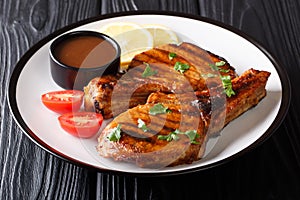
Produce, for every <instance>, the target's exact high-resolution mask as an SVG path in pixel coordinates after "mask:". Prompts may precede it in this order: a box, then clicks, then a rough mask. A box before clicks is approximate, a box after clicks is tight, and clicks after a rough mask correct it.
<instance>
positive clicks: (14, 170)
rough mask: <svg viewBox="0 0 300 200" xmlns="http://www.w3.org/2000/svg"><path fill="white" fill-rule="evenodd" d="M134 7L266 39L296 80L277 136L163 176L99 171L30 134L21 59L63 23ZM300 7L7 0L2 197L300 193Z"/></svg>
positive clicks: (2, 8)
mask: <svg viewBox="0 0 300 200" xmlns="http://www.w3.org/2000/svg"><path fill="white" fill-rule="evenodd" d="M132 10H166V11H177V12H183V13H189V14H195V15H200V16H204V17H208V18H212V19H215V20H217V21H220V22H223V23H226V24H228V25H231V26H234V27H235V28H238V29H240V30H242V31H244V32H245V33H246V34H248V35H250V36H252V37H253V38H255V39H256V40H258V41H259V42H260V43H261V44H263V45H264V46H265V47H266V48H267V49H268V50H269V51H270V52H271V53H272V54H274V55H275V57H276V58H277V59H278V60H279V61H280V62H281V63H282V64H283V66H284V68H285V69H286V71H287V72H288V75H289V77H290V81H291V85H292V100H291V106H290V109H289V111H288V115H287V117H286V119H285V120H284V122H283V123H282V125H281V126H280V127H279V128H278V130H277V131H276V132H275V133H274V134H273V135H272V137H271V138H269V139H268V140H267V141H266V142H265V143H264V144H263V145H261V146H259V147H258V148H256V149H255V150H253V151H251V152H249V153H247V154H245V155H243V156H242V157H240V158H238V159H235V160H233V161H231V162H229V163H227V164H224V165H221V166H219V167H216V168H212V169H209V170H206V171H203V172H199V173H193V174H186V175H180V176H173V177H161V178H151V177H148V178H141V177H126V176H119V175H112V174H102V173H97V174H96V173H94V172H90V171H88V170H87V169H83V168H80V167H78V166H75V165H73V164H70V163H67V162H65V161H62V160H60V159H58V158H56V157H54V156H52V155H51V154H49V153H47V152H45V151H43V150H41V149H40V148H39V147H38V146H36V145H35V144H34V143H33V142H32V141H30V140H29V139H28V138H27V137H26V136H25V135H24V134H23V133H22V131H21V130H20V129H19V128H18V126H17V125H16V123H15V122H14V120H13V118H12V116H11V114H10V112H9V107H8V103H7V100H6V88H7V85H8V82H9V77H10V74H11V72H12V70H13V68H14V66H15V64H16V62H17V61H18V60H19V59H20V57H21V56H22V55H23V54H24V53H25V52H26V51H27V50H28V49H29V48H30V47H31V46H32V45H34V44H35V43H36V42H37V41H39V40H40V39H42V38H43V37H45V36H47V35H48V34H50V33H52V32H53V31H55V30H57V29H59V28H61V27H63V26H66V25H68V24H71V23H73V22H76V21H79V20H81V19H85V18H88V17H92V16H96V15H98V14H99V13H100V14H107V13H114V12H121V11H132ZM299 10H300V2H299V1H298V0H264V1H261V0H240V1H236V0H98V1H96V0H85V1H80V0H63V1H60V0H53V1H50V0H24V1H21V0H2V1H0V26H1V27H0V44H1V48H0V82H1V84H2V87H1V88H0V108H1V112H0V123H1V124H0V131H1V132H0V133H1V134H0V155H1V156H0V174H1V175H0V177H1V178H0V199H30V200H31V199H94V198H95V199H103V200H111V199H163V200H165V199H172V200H173V199H199V197H201V198H202V199H220V200H226V199H230V200H231V199H246V200H247V199H249V200H250V199H263V200H265V199H291V200H294V199H300V194H299V191H300V156H299V155H300V135H299V128H300V125H299V124H300V123H299V121H300V120H299V114H298V112H299V111H300V103H299V102H300V94H299V93H298V86H299V85H300V79H299V78H298V76H299V74H300V59H299V55H300V14H299ZM237 53H238V52H237ZM95 178H97V183H95V180H94V179H95Z"/></svg>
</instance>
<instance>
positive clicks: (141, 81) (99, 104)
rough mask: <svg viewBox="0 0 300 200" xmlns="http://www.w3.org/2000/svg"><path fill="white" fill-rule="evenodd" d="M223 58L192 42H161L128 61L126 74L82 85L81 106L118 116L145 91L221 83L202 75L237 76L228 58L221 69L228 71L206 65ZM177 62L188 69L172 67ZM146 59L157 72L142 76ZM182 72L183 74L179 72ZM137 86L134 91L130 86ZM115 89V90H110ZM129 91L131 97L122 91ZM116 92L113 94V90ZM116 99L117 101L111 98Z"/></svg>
mask: <svg viewBox="0 0 300 200" xmlns="http://www.w3.org/2000/svg"><path fill="white" fill-rule="evenodd" d="M170 52H174V53H176V54H177V56H176V57H175V58H173V59H169V53H170ZM221 60H223V61H225V60H224V59H222V58H220V57H218V56H216V55H214V54H212V53H210V52H208V51H205V50H203V49H201V48H199V47H197V46H195V45H193V44H189V43H182V44H181V45H172V44H168V45H163V46H161V47H158V48H154V49H151V50H149V51H146V52H143V53H141V54H138V55H136V56H135V57H134V59H133V60H132V62H131V63H130V64H129V67H128V71H127V73H125V74H118V75H117V76H116V77H112V76H104V77H102V78H95V79H94V80H92V81H91V82H90V83H89V84H88V86H86V87H85V89H84V91H85V94H86V95H85V98H84V106H85V109H86V110H88V111H96V112H99V113H102V114H103V117H104V118H105V119H108V118H112V117H113V116H117V115H118V114H120V113H121V112H123V111H125V110H127V109H128V108H132V107H135V106H137V105H139V104H144V103H145V102H146V99H147V97H148V95H150V94H151V93H153V92H163V93H176V94H178V93H186V92H188V91H201V90H204V89H207V86H208V87H215V86H217V85H220V83H221V82H220V79H219V78H218V77H216V78H210V79H208V80H206V79H205V78H203V77H202V75H206V74H212V73H214V74H216V75H218V74H219V73H220V74H221V75H230V76H231V77H232V78H234V77H236V73H235V70H234V68H233V67H231V66H230V65H229V64H228V63H227V62H226V64H225V65H224V66H221V67H220V68H222V69H228V70H229V71H228V72H215V71H213V70H212V69H211V68H210V67H209V65H210V64H214V63H215V62H218V61H221ZM176 62H181V63H186V64H188V65H190V69H189V70H187V71H185V72H184V74H180V72H177V71H175V70H174V65H175V63H176ZM144 63H148V64H149V65H150V67H151V68H153V70H157V71H158V73H157V74H156V75H155V76H150V77H147V78H146V79H145V78H142V77H141V74H142V73H143V71H144V69H145V67H146V66H145V64H144ZM182 75H183V76H182ZM134 87H136V90H135V91H132V90H130V89H131V88H134ZM113 91H114V92H113ZM128 92H130V93H131V96H130V98H129V99H128V96H126V95H125V97H124V96H122V95H123V94H128ZM113 93H114V94H116V95H115V96H114V98H112V94H113ZM112 100H116V102H112Z"/></svg>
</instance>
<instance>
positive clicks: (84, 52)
mask: <svg viewBox="0 0 300 200" xmlns="http://www.w3.org/2000/svg"><path fill="white" fill-rule="evenodd" d="M116 53H117V52H116V49H115V48H114V46H113V45H112V44H111V43H109V42H108V41H106V40H105V39H104V38H100V37H96V36H90V35H82V36H77V37H72V38H69V39H67V40H65V41H63V42H61V43H60V44H59V45H58V46H57V47H56V49H55V57H56V58H57V60H59V61H60V62H62V63H63V64H65V65H68V66H72V67H76V68H96V67H101V66H104V65H106V64H107V63H109V62H111V61H112V60H113V59H114V58H115V57H116Z"/></svg>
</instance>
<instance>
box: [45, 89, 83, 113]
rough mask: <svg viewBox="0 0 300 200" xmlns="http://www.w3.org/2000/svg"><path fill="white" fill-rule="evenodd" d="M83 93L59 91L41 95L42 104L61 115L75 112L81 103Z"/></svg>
mask: <svg viewBox="0 0 300 200" xmlns="http://www.w3.org/2000/svg"><path fill="white" fill-rule="evenodd" d="M83 95H84V92H83V91H80V90H61V91H53V92H48V93H45V94H43V95H42V102H43V104H44V105H45V106H46V107H47V108H48V109H50V110H52V111H53V112H56V113H59V114H63V113H68V112H77V111H78V110H79V109H80V107H81V105H82V101H83Z"/></svg>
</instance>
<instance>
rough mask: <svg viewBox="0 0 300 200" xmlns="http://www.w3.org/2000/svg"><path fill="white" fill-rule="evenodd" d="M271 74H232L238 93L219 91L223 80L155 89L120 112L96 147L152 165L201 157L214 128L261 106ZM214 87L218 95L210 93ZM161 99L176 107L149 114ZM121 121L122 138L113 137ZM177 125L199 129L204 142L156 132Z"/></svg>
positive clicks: (119, 158) (104, 153)
mask: <svg viewBox="0 0 300 200" xmlns="http://www.w3.org/2000/svg"><path fill="white" fill-rule="evenodd" d="M269 76H270V73H269V72H266V71H258V70H254V69H250V70H248V71H246V72H245V73H243V74H242V75H241V76H240V77H237V78H235V79H233V80H232V86H233V89H234V91H235V93H236V94H235V95H234V96H232V97H226V95H224V93H222V92H220V90H219V88H221V87H220V86H216V87H215V89H214V88H210V89H208V90H201V91H196V92H191V93H186V94H179V95H178V94H164V93H161V92H158V93H152V94H151V95H150V96H149V98H148V100H147V103H146V104H145V105H139V106H137V107H134V108H132V109H129V110H128V111H126V112H124V113H122V114H120V115H119V116H118V117H116V118H115V119H114V120H113V121H112V122H111V123H110V124H109V125H108V126H107V127H106V128H105V129H104V131H103V132H102V133H101V135H100V136H99V138H98V146H97V150H98V152H99V154H100V155H101V156H104V157H111V158H113V159H115V160H117V161H125V162H133V163H135V164H136V165H138V166H140V167H150V168H160V167H165V166H175V165H180V164H189V163H192V162H194V161H196V160H199V159H201V157H202V156H203V154H204V152H205V146H206V141H207V140H208V137H209V136H210V135H211V134H214V133H217V132H219V131H221V130H222V128H223V127H224V126H226V125H227V124H228V123H229V122H230V121H232V120H234V119H235V118H237V117H238V116H240V115H241V114H242V113H244V112H246V111H247V110H249V109H250V108H252V107H253V106H256V105H257V104H258V103H259V101H260V100H261V99H262V98H263V97H264V96H265V95H266V89H265V86H266V83H267V80H268V77H269ZM216 91H217V92H216ZM214 92H216V95H214V96H211V93H214ZM156 103H162V104H163V105H164V106H166V107H168V108H169V109H170V110H171V111H172V112H170V113H167V114H163V115H155V116H152V115H149V114H148V111H149V109H150V107H152V106H153V105H154V104H156ZM212 107H213V108H216V109H212ZM138 119H142V120H143V121H144V122H146V124H147V126H148V128H149V129H150V130H149V131H147V132H143V131H142V130H141V129H140V128H138V126H137V125H138V122H137V120H138ZM118 124H121V127H122V137H121V139H120V140H119V141H118V142H112V141H109V139H108V138H107V136H108V135H109V134H110V133H111V131H112V129H114V128H115V127H116V126H117V125H118ZM176 129H180V130H181V131H187V130H193V129H194V130H197V133H198V134H199V136H200V137H199V138H198V139H197V142H199V144H190V143H189V140H188V139H187V137H186V136H184V135H181V136H180V139H179V140H176V141H172V142H167V141H165V140H159V139H158V138H157V135H167V134H168V133H170V132H171V131H174V130H176Z"/></svg>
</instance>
